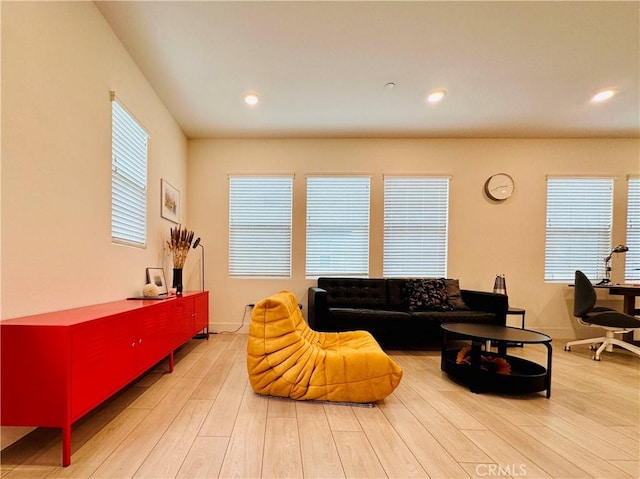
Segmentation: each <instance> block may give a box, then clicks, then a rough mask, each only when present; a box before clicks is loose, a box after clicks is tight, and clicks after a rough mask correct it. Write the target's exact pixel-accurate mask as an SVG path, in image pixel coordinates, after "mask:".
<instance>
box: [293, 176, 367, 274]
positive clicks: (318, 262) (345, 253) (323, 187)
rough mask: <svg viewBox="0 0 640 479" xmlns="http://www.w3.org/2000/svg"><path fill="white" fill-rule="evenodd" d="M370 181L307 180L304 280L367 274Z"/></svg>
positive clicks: (350, 178)
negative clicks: (305, 277) (305, 264)
mask: <svg viewBox="0 0 640 479" xmlns="http://www.w3.org/2000/svg"><path fill="white" fill-rule="evenodd" d="M370 181H371V180H370V178H369V177H361V176H359V177H339V176H338V177H320V176H313V177H308V178H307V266H306V274H307V277H318V276H367V275H368V274H369V198H370V191H369V188H370Z"/></svg>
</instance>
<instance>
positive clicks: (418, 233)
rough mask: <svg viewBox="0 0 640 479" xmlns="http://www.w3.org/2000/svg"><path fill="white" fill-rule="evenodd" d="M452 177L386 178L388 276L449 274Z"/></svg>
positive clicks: (386, 254) (385, 270)
mask: <svg viewBox="0 0 640 479" xmlns="http://www.w3.org/2000/svg"><path fill="white" fill-rule="evenodd" d="M448 217H449V178H442V177H440V178H437V177H385V178H384V276H387V277H405V276H430V277H446V275H447V236H448Z"/></svg>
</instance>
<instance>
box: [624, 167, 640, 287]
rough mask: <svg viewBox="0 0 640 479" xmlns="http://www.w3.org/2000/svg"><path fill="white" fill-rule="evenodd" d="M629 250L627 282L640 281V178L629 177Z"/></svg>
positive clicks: (626, 262)
mask: <svg viewBox="0 0 640 479" xmlns="http://www.w3.org/2000/svg"><path fill="white" fill-rule="evenodd" d="M626 245H627V247H628V248H629V251H627V252H626V253H625V254H626V258H625V268H624V270H625V275H624V279H625V281H626V282H637V281H640V178H629V180H628V183H627V242H626Z"/></svg>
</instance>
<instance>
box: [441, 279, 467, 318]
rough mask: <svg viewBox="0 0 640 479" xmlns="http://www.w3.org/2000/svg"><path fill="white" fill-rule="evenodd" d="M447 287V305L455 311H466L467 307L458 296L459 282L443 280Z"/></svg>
mask: <svg viewBox="0 0 640 479" xmlns="http://www.w3.org/2000/svg"><path fill="white" fill-rule="evenodd" d="M444 282H445V284H446V286H447V296H448V297H449V304H450V305H451V307H452V308H453V309H455V310H462V311H468V310H469V307H468V306H467V305H466V304H465V303H464V301H463V300H462V296H461V294H460V282H459V281H458V280H457V279H445V280H444Z"/></svg>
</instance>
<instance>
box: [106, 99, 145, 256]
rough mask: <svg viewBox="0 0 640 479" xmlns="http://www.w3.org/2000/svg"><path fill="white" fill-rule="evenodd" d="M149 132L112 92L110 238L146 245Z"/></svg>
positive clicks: (129, 243) (136, 244)
mask: <svg viewBox="0 0 640 479" xmlns="http://www.w3.org/2000/svg"><path fill="white" fill-rule="evenodd" d="M148 139H149V137H148V135H147V133H146V132H145V131H144V129H143V128H142V127H141V126H140V125H139V124H138V123H137V122H136V121H135V120H134V119H133V117H132V116H131V115H130V114H129V113H128V112H127V111H126V110H125V109H124V108H123V107H122V106H121V105H120V104H119V103H118V102H117V100H116V99H115V96H113V95H112V101H111V239H112V241H113V242H114V243H122V244H128V245H132V246H138V247H145V246H146V243H147V148H148Z"/></svg>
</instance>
